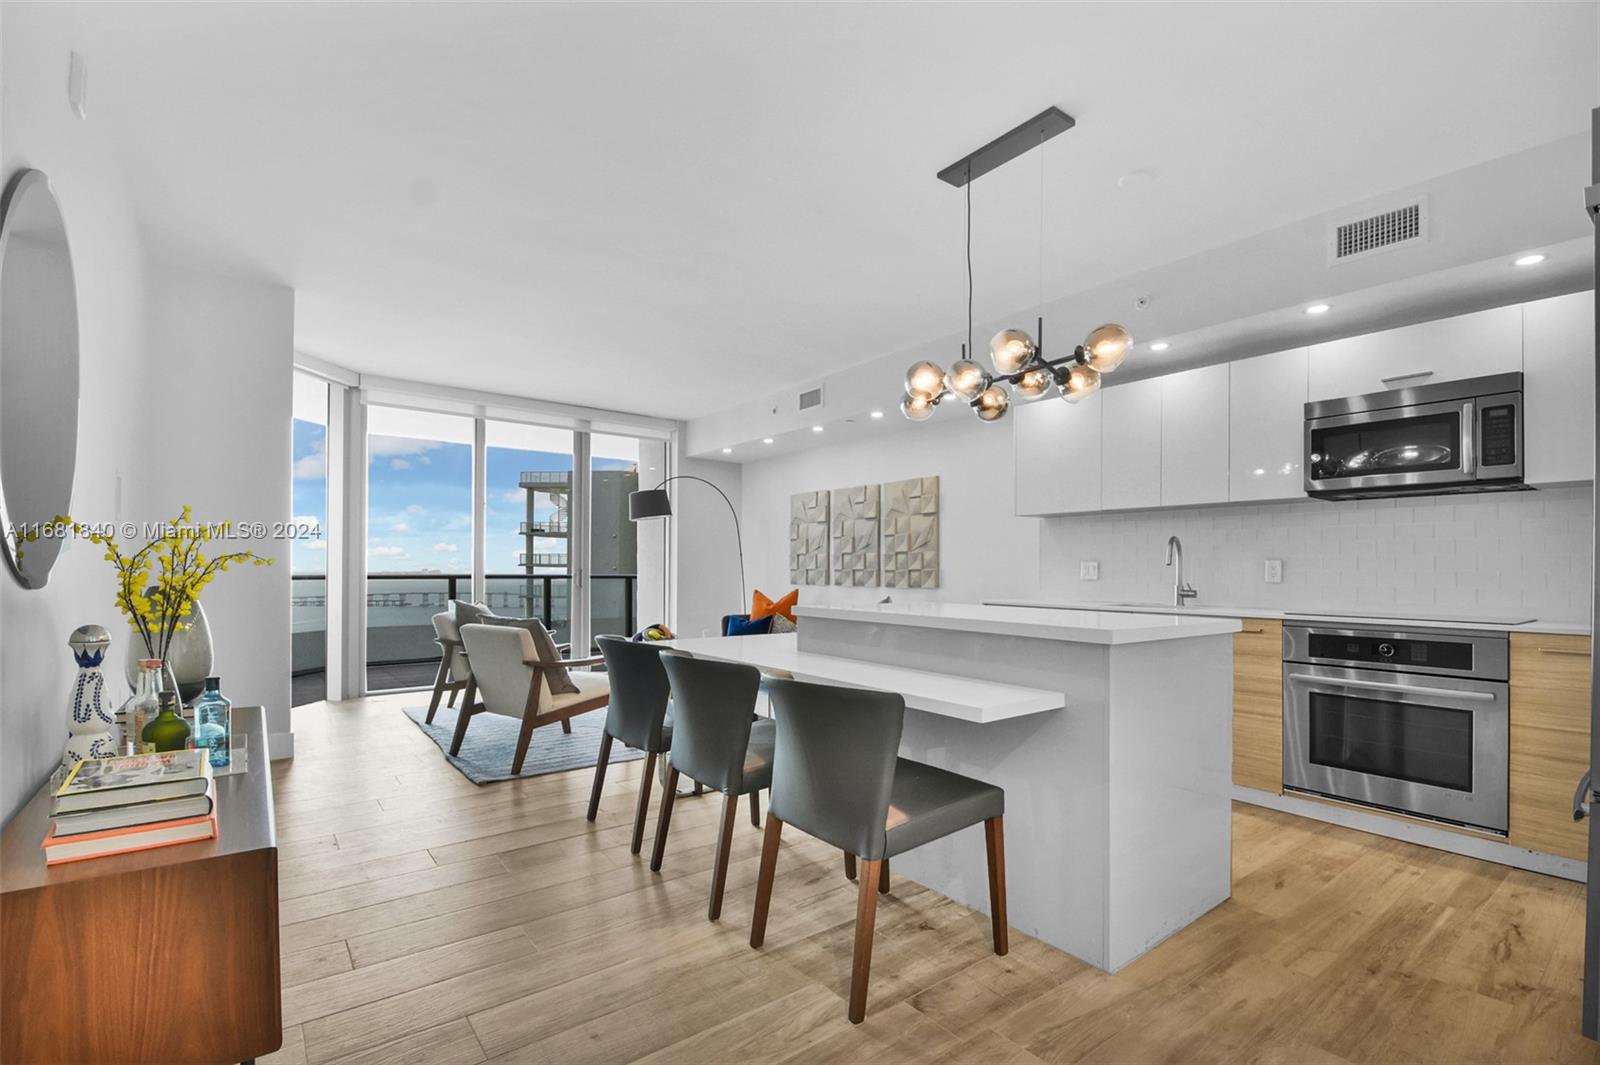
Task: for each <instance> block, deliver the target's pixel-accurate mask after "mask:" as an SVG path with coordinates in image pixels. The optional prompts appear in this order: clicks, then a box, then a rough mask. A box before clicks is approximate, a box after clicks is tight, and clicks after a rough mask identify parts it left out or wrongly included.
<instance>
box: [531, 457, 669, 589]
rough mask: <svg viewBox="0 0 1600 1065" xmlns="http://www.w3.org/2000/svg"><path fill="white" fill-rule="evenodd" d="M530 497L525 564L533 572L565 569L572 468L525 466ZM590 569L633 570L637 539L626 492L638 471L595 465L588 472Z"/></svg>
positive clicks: (598, 572) (603, 572)
mask: <svg viewBox="0 0 1600 1065" xmlns="http://www.w3.org/2000/svg"><path fill="white" fill-rule="evenodd" d="M518 483H519V484H520V486H521V487H522V491H523V494H524V496H525V497H526V505H527V510H526V516H525V517H524V519H523V522H522V527H521V530H520V531H521V533H522V538H523V550H522V553H521V555H520V556H519V561H520V562H521V564H522V569H523V571H524V572H525V573H527V574H528V575H529V576H533V575H535V574H545V573H552V572H554V573H566V572H567V569H568V559H569V557H570V553H569V546H568V545H569V543H570V541H571V537H572V472H571V471H570V470H526V471H524V472H523V473H522V475H521V477H520V478H518ZM589 483H590V485H591V500H590V505H589V506H590V521H591V524H592V526H593V531H592V534H591V545H592V546H591V553H592V555H593V558H592V560H591V567H592V574H593V575H594V576H596V577H608V576H626V577H631V576H634V575H635V574H636V573H637V571H638V554H639V540H638V534H637V532H636V529H635V526H634V523H633V522H632V521H631V520H629V518H628V496H629V495H630V494H631V493H633V492H635V491H637V490H638V488H639V471H638V470H636V469H634V470H595V471H593V472H592V473H591V474H590V481H589Z"/></svg>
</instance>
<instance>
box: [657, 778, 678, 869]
mask: <svg viewBox="0 0 1600 1065" xmlns="http://www.w3.org/2000/svg"><path fill="white" fill-rule="evenodd" d="M677 798H678V771H677V770H676V769H670V770H668V771H667V782H666V784H664V785H662V788H661V812H660V813H659V814H657V815H656V845H655V846H654V847H652V848H651V849H650V871H651V872H652V873H659V872H661V859H662V858H663V857H664V856H665V855H666V853H667V826H668V825H670V824H672V804H673V802H674V801H676V800H677Z"/></svg>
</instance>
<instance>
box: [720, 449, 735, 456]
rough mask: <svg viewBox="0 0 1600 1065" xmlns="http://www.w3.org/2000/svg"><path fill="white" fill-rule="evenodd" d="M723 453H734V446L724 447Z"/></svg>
mask: <svg viewBox="0 0 1600 1065" xmlns="http://www.w3.org/2000/svg"><path fill="white" fill-rule="evenodd" d="M722 453H723V454H724V455H731V454H733V448H731V447H725V448H723V449H722Z"/></svg>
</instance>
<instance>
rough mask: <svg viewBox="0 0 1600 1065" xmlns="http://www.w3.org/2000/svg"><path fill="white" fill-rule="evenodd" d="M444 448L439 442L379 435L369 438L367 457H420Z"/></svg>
mask: <svg viewBox="0 0 1600 1065" xmlns="http://www.w3.org/2000/svg"><path fill="white" fill-rule="evenodd" d="M441 447H444V444H443V443H441V442H440V441H438V440H417V439H414V438H412V437H409V436H381V435H379V434H377V433H373V434H372V435H370V436H368V437H367V456H368V457H369V458H386V457H389V456H392V455H420V454H422V453H423V452H425V451H432V450H434V449H435V448H441Z"/></svg>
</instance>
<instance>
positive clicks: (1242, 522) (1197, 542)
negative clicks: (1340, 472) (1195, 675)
mask: <svg viewBox="0 0 1600 1065" xmlns="http://www.w3.org/2000/svg"><path fill="white" fill-rule="evenodd" d="M1593 513H1594V508H1593V493H1592V491H1591V489H1589V488H1588V487H1575V488H1553V489H1545V490H1542V491H1538V492H1517V493H1507V494H1504V495H1493V494H1491V495H1471V496H1450V497H1439V498H1435V499H1404V500H1396V499H1373V500H1354V501H1349V502H1340V503H1324V502H1314V501H1306V502H1300V503H1282V504H1262V505H1251V506H1244V507H1202V508H1196V509H1187V510H1161V511H1122V512H1118V513H1115V514H1086V515H1079V516H1073V517H1060V518H1046V519H1044V520H1043V521H1042V522H1041V524H1040V536H1039V545H1040V584H1041V588H1042V593H1041V594H1043V595H1045V596H1048V597H1050V598H1058V599H1070V600H1081V601H1097V602H1130V601H1132V602H1144V601H1150V602H1165V601H1166V600H1167V598H1168V597H1169V596H1170V595H1171V591H1172V571H1171V570H1170V569H1168V568H1166V567H1165V566H1164V565H1163V564H1162V563H1163V561H1164V559H1165V557H1166V552H1165V544H1166V541H1167V537H1168V536H1171V535H1174V534H1176V535H1177V536H1179V537H1181V538H1182V539H1183V547H1184V556H1185V557H1184V561H1185V566H1186V568H1187V573H1186V574H1185V576H1186V577H1187V578H1188V579H1189V581H1190V583H1191V584H1193V585H1194V586H1195V587H1196V588H1198V589H1199V591H1200V595H1201V599H1200V602H1201V603H1208V602H1209V603H1225V604H1229V605H1238V606H1252V605H1260V606H1276V607H1283V608H1290V609H1297V610H1299V609H1305V610H1317V609H1333V608H1336V607H1350V606H1368V605H1370V606H1379V605H1402V606H1405V607H1407V608H1411V607H1417V608H1419V609H1423V608H1427V607H1437V608H1439V609H1440V611H1441V612H1444V613H1470V612H1471V611H1472V609H1473V608H1481V609H1483V610H1484V612H1485V613H1494V614H1503V613H1506V612H1508V611H1514V612H1523V613H1527V614H1529V615H1530V616H1537V617H1539V618H1542V619H1544V620H1547V621H1571V620H1576V619H1582V618H1585V617H1587V616H1588V612H1589V599H1590V595H1591V591H1590V542H1591V537H1592V527H1593ZM1086 545H1093V546H1092V548H1090V547H1088V546H1086ZM1085 552H1090V553H1092V554H1093V555H1094V556H1095V557H1096V558H1097V559H1098V560H1099V562H1100V580H1098V581H1095V582H1091V583H1080V582H1079V581H1078V579H1077V575H1078V561H1079V559H1080V557H1087V556H1085ZM1268 558H1280V559H1282V560H1283V583H1282V584H1271V585H1269V584H1266V583H1265V582H1264V581H1263V580H1262V565H1263V563H1264V561H1265V560H1266V559H1268Z"/></svg>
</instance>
